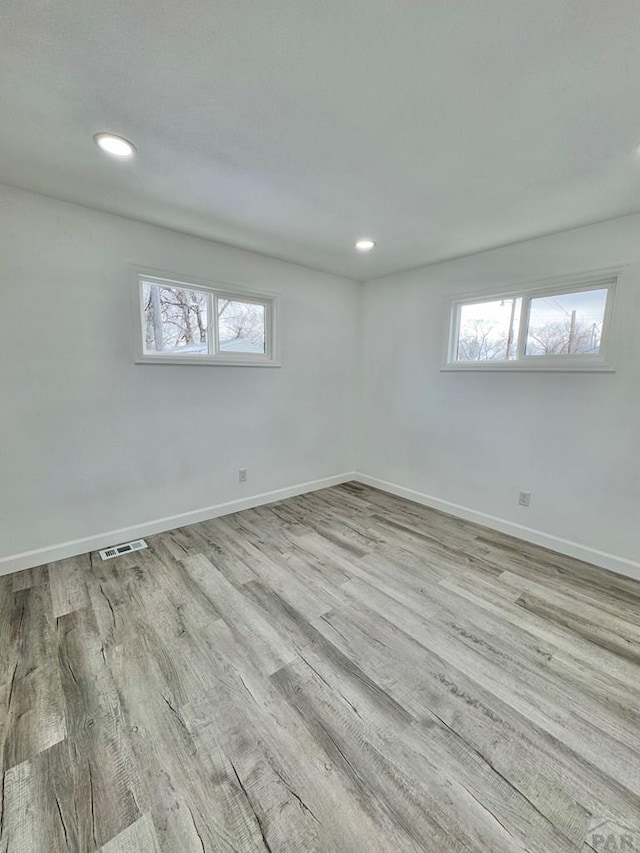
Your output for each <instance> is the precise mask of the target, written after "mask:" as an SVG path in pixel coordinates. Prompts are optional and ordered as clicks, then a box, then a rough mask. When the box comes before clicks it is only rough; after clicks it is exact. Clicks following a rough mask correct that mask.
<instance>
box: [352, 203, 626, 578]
mask: <svg viewBox="0 0 640 853" xmlns="http://www.w3.org/2000/svg"><path fill="white" fill-rule="evenodd" d="M625 262H626V263H629V264H630V265H631V266H630V268H629V270H628V272H627V273H626V274H625V275H624V276H623V278H622V279H621V281H620V287H619V291H618V294H617V301H616V312H617V315H618V320H619V321H621V323H620V325H621V326H622V327H625V326H626V329H627V330H628V334H626V335H625V336H624V337H625V340H624V342H623V346H622V347H621V351H620V354H619V355H620V360H619V365H618V370H617V372H616V373H615V374H575V373H573V374H572V373H556V374H549V373H531V374H523V373H520V374H513V373H511V374H504V373H446V372H441V371H440V367H441V361H442V349H443V344H444V339H445V335H446V319H445V318H446V314H447V300H448V297H450V296H452V295H455V294H460V293H468V292H474V290H476V289H477V290H478V291H485V292H486V291H487V290H488V289H491V288H493V287H495V288H500V287H501V286H503V285H510V284H515V283H518V282H524V281H531V280H535V279H542V278H547V277H553V276H562V275H569V274H572V273H576V272H582V271H587V270H594V269H600V268H605V267H609V266H614V265H617V264H620V263H625ZM639 271H640V216H638V215H634V216H629V217H624V218H622V219H618V220H612V221H610V222H608V223H604V224H599V225H594V226H589V227H586V228H580V229H576V230H574V231H568V232H563V233H560V234H556V235H553V236H550V237H545V238H541V239H536V240H530V241H527V242H523V243H518V244H515V245H512V246H509V247H506V248H502V249H496V250H493V251H489V252H483V253H481V254H476V255H473V256H469V257H465V258H461V259H457V260H454V261H450V262H446V263H441V264H437V265H433V266H429V267H424V268H422V269H418V270H414V271H411V272H408V273H405V274H401V275H395V276H389V277H387V278H384V279H378V280H375V281H373V282H369V283H367V284H366V285H365V286H364V288H363V292H362V317H361V324H362V325H361V334H362V341H361V389H360V430H359V441H358V459H357V466H358V470H359V471H360V472H363V473H364V474H366V475H369V476H370V477H373V478H377V480H383V481H386V482H390V483H392V484H395V485H396V486H400V487H404V488H405V489H411V490H415V491H417V492H419V493H421V496H422V497H424V496H426V497H427V500H426V502H430V503H432V504H434V505H438V506H441V507H442V508H445V509H447V508H448V507H447V504H444V503H441V502H442V501H448V502H451V503H453V504H456V505H458V506H456V507H453V511H454V512H456V513H458V514H462V515H465V516H466V517H468V518H473V519H474V520H478V521H482V520H483V517H482V516H480V515H478V513H485V514H487V515H489V516H492V517H493V518H492V519H489V520H488V521H489V523H490V524H491V525H495V526H498V527H501V528H502V529H504V530H508V531H510V532H513V533H516V534H518V533H520V535H523V536H524V537H525V538H529V539H532V540H533V541H539V542H542V543H544V544H547V545H549V546H550V547H555V548H557V549H558V550H563V551H565V552H567V553H573V554H574V555H577V556H583V557H585V558H587V559H591V560H592V561H594V562H597V563H599V564H600V565H605V566H609V567H611V568H615V569H617V570H619V571H626V572H628V573H631V574H636V575H638V576H640V575H639V574H638V570H640V331H639V330H640V299H639V298H638V297H639V296H640V290H639V284H638V273H639ZM519 489H528V490H531V492H532V501H531V506H530V507H529V508H528V509H524V508H522V507H519V506H517V493H518V490H519ZM416 497H420V496H416ZM485 520H486V519H485ZM512 525H523V526H524V527H525V528H529V530H519V529H518V528H515V527H513V526H512ZM540 534H542V535H540ZM552 537H560V538H561V539H562V540H570V541H569V542H558V541H556V540H554V539H553V538H552ZM572 542H573V543H576V544H577V545H578V546H579V547H574V545H572V544H571V543H572ZM590 549H593V550H590ZM596 551H599V552H605V553H604V554H598V553H595V552H596ZM616 557H617V558H622V559H621V560H620V559H615V558H616ZM625 560H628V561H632V562H631V563H630V564H627V563H625Z"/></svg>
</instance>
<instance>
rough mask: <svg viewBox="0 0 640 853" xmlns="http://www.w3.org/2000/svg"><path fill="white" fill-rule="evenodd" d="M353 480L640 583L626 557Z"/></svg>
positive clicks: (639, 570) (372, 480)
mask: <svg viewBox="0 0 640 853" xmlns="http://www.w3.org/2000/svg"><path fill="white" fill-rule="evenodd" d="M354 479H355V480H356V481H357V482H358V483H363V484H364V485H366V486H373V488H374V489H380V490H381V491H383V492H390V493H391V494H392V495H398V497H401V498H407V500H410V501H415V502H416V503H419V504H424V505H425V506H429V507H431V508H432V509H439V510H441V512H446V513H448V514H449V515H455V516H457V517H458V518H463V519H464V520H465V521H472V522H474V523H475V524H481V525H483V526H484V527H490V528H492V529H493V530H498V531H500V533H507V534H509V535H510V536H515V537H516V538H517V539H524V540H525V541H526V542H532V543H533V544H534V545H541V546H542V547H543V548H549V549H550V550H551V551H557V552H558V553H560V554H565V555H566V556H568V557H575V558H576V559H578V560H582V561H583V562H585V563H592V564H593V565H595V566H599V567H600V568H602V569H608V570H609V571H611V572H616V573H617V574H619V575H626V576H627V577H630V578H634V579H635V580H640V563H636V562H634V561H633V560H628V559H626V558H625V557H618V556H617V555H616V554H608V553H606V552H605V551H598V550H596V549H595V548H589V547H588V546H586V545H580V544H579V543H578V542H572V541H571V540H569V539H562V538H561V537H560V536H554V535H552V534H551V533H544V532H543V531H542V530H534V529H533V528H531V527H525V526H524V525H522V524H516V523H515V522H513V521H507V520H506V519H504V518H498V517H497V516H495V515H488V514H487V513H485V512H479V511H478V510H475V509H470V508H469V507H466V506H461V505H460V504H456V503H452V502H451V501H445V500H442V498H436V497H433V495H426V494H424V493H423V492H417V491H415V490H414V489H408V488H406V487H405V486H399V485H397V483H389V482H387V481H386V480H379V479H378V478H377V477H370V476H369V475H368V474H361V473H360V472H356V474H355V477H354Z"/></svg>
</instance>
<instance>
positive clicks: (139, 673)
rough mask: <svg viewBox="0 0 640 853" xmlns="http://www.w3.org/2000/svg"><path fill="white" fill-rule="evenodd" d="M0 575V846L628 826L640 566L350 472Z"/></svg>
mask: <svg viewBox="0 0 640 853" xmlns="http://www.w3.org/2000/svg"><path fill="white" fill-rule="evenodd" d="M148 542H149V546H150V547H149V549H148V550H146V551H140V552H137V553H135V554H128V555H123V556H122V557H119V558H117V559H114V560H111V561H107V562H103V561H101V560H100V559H99V557H98V555H97V554H87V555H83V556H82V557H76V558H72V559H69V560H62V561H60V562H59V563H54V564H50V565H48V566H42V567H38V568H36V569H29V570H27V571H26V572H20V573H17V574H15V575H13V576H5V577H2V578H0V746H1V750H0V757H1V759H2V767H1V772H2V789H1V790H2V797H1V800H0V809H1V811H0V853H42V851H47V853H59V851H60V853H61V852H62V851H77V853H94V851H100V853H138V851H139V853H213V851H228V853H232V851H237V853H243V851H268V853H276V851H277V852H278V853H300V852H301V851H304V853H307V851H309V853H325V852H326V853H343V851H345V852H346V853H362V851H380V853H382V851H385V853H388V851H402V853H404V851H407V852H408V853H409V851H411V852H413V851H438V853H440V851H451V853H456V851H505V852H506V851H523V853H524V851H531V853H565V851H583V850H589V849H590V848H588V847H585V846H584V844H585V838H586V835H587V832H588V829H589V826H590V824H591V822H592V821H593V820H594V819H596V820H605V819H610V820H612V821H617V822H618V823H621V824H623V825H625V826H627V827H631V828H634V829H637V831H638V832H639V836H638V838H639V839H640V620H639V618H638V614H639V612H640V611H639V608H640V583H635V582H634V581H631V580H629V579H628V578H621V577H618V576H616V575H613V574H610V573H607V572H605V571H603V570H600V569H597V568H594V567H593V566H589V565H587V564H584V563H580V562H578V561H575V560H572V559H570V558H568V557H565V556H562V555H559V554H555V553H553V552H551V551H546V550H545V549H542V548H537V547H535V546H533V545H531V544H528V543H524V542H519V541H518V540H515V539H513V538H511V537H508V536H506V535H503V534H499V533H495V532H492V531H489V530H487V529H485V528H481V527H478V526H476V525H473V524H470V523H468V522H464V521H461V520H459V519H455V518H452V517H450V516H446V515H443V514H442V513H439V512H437V511H435V510H431V509H429V508H426V507H424V506H420V505H418V504H413V503H410V502H408V501H405V500H403V499H401V498H397V497H394V496H391V495H388V494H385V493H383V492H379V491H376V490H374V489H371V488H368V487H365V486H362V485H358V484H347V485H343V486H336V487H334V488H331V489H326V490H324V491H322V492H316V493H313V494H309V495H303V496H300V497H296V498H292V499H290V500H286V501H282V502H280V503H277V504H272V505H271V506H262V507H259V508H257V509H253V510H247V511H245V512H241V513H237V514H236V515H232V516H227V517H225V518H219V519H215V520H212V521H208V522H203V523H202V524H198V525H194V526H192V527H186V528H182V529H179V530H173V531H170V532H168V533H163V534H160V535H158V536H153V537H151V538H150V539H149V540H148Z"/></svg>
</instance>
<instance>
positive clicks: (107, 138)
mask: <svg viewBox="0 0 640 853" xmlns="http://www.w3.org/2000/svg"><path fill="white" fill-rule="evenodd" d="M93 138H94V140H95V143H96V145H97V146H98V148H101V149H102V151H104V152H105V154H110V155H111V156H112V157H120V158H121V159H122V160H126V159H127V158H128V157H133V155H134V154H135V150H136V148H135V145H133V144H132V143H131V142H129V140H128V139H124V138H123V137H122V136H114V134H113V133H96V135H95V136H94V137H93Z"/></svg>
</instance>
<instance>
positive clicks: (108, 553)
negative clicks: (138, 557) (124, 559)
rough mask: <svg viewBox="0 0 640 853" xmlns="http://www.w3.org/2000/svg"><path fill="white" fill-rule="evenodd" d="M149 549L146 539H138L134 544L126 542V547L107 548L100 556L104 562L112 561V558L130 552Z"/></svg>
mask: <svg viewBox="0 0 640 853" xmlns="http://www.w3.org/2000/svg"><path fill="white" fill-rule="evenodd" d="M148 547H149V546H148V545H147V543H146V542H145V541H144V539H136V540H135V541H134V542H125V543H124V545H114V546H113V548H105V549H104V551H100V556H101V557H102V559H103V560H110V559H111V558H112V557H119V556H120V554H128V553H129V551H142V549H143V548H148Z"/></svg>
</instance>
